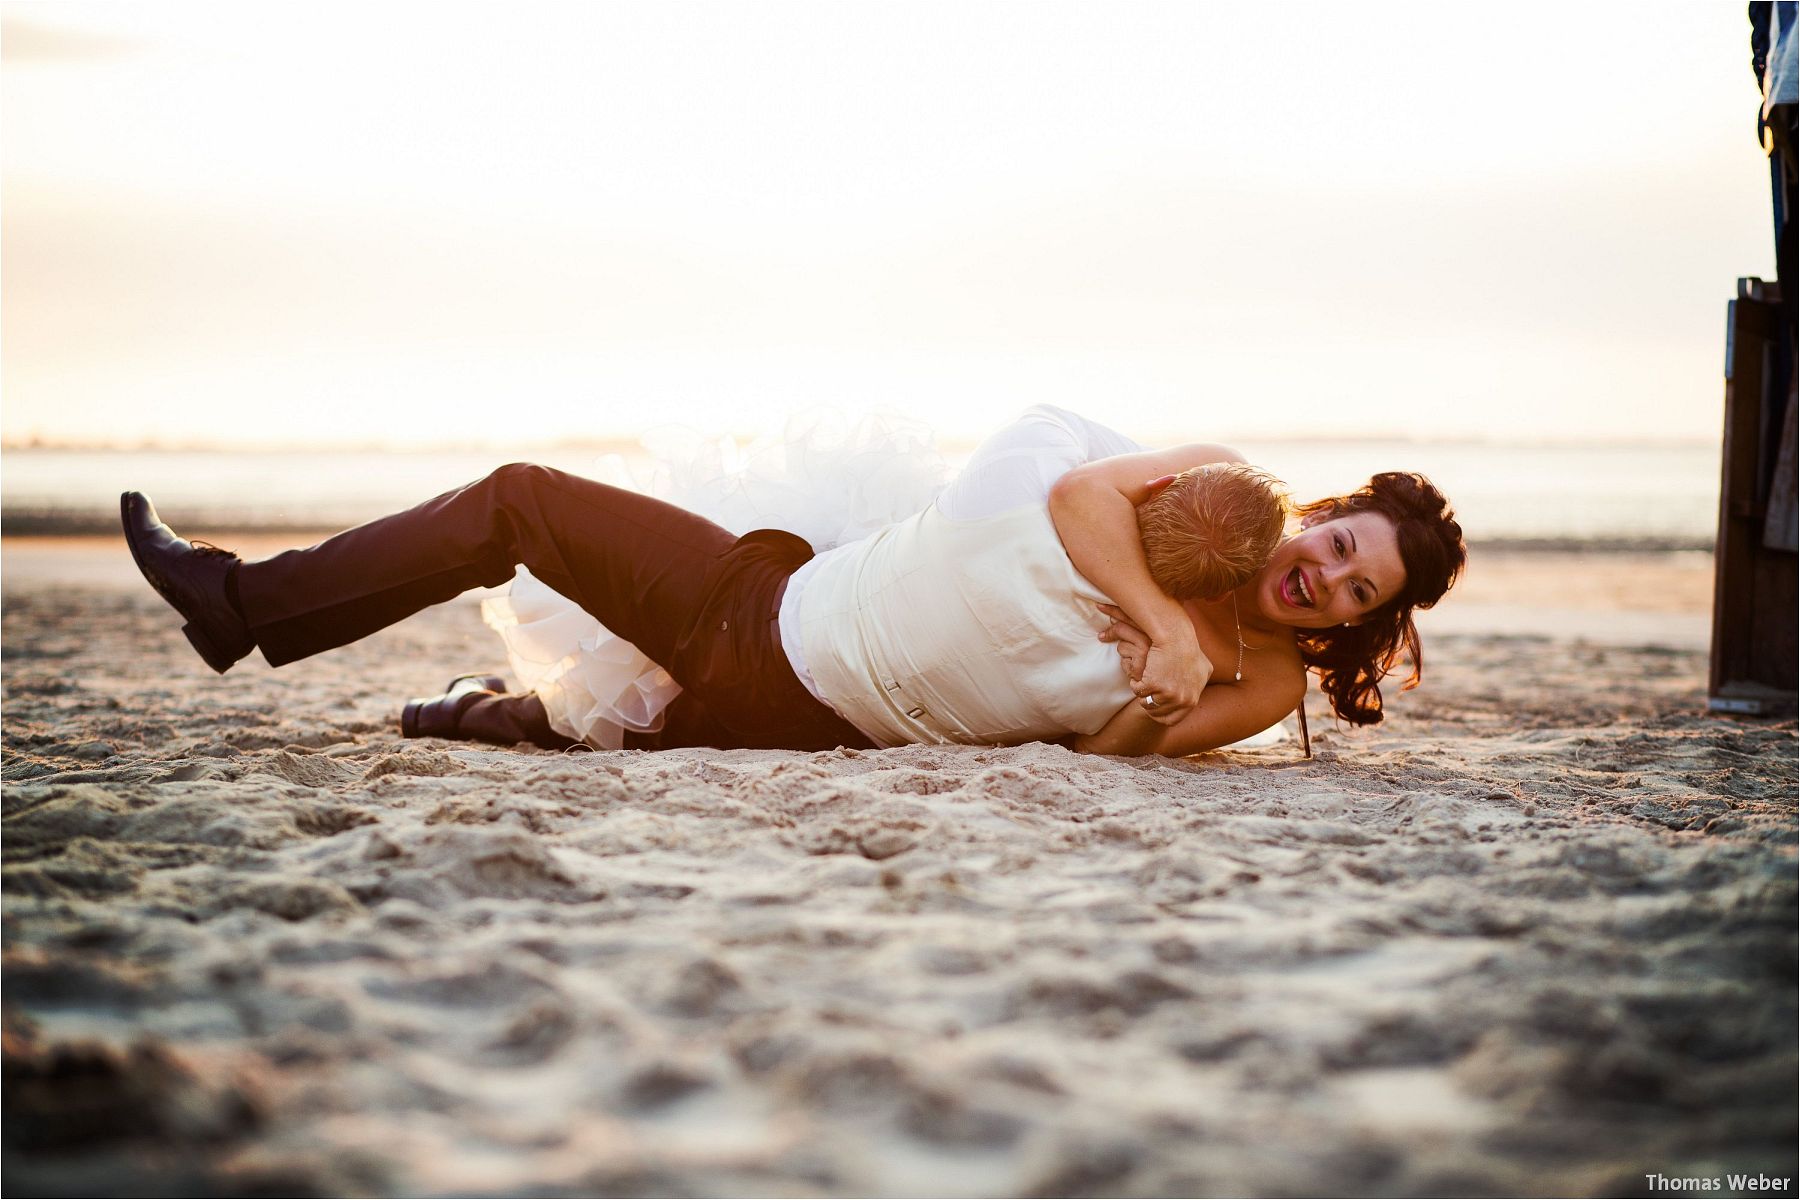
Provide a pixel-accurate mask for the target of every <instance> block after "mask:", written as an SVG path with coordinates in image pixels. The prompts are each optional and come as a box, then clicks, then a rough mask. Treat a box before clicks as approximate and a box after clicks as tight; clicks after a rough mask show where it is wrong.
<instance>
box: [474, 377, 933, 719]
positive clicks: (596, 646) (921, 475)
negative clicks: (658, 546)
mask: <svg viewBox="0 0 1800 1200" xmlns="http://www.w3.org/2000/svg"><path fill="white" fill-rule="evenodd" d="M644 447H645V449H646V450H647V451H648V452H649V454H650V456H651V458H652V460H653V462H654V465H653V466H652V467H651V468H650V470H649V472H648V478H647V479H642V480H640V479H638V478H636V477H634V475H633V473H632V472H631V470H630V469H629V467H628V466H627V465H626V463H625V460H624V459H623V458H621V457H620V456H618V455H616V454H614V455H607V456H605V457H604V458H602V459H600V460H599V462H598V463H597V464H596V469H595V472H594V478H596V479H598V480H600V481H601V482H603V483H610V484H613V485H614V486H617V487H626V488H631V489H632V490H634V491H638V492H642V493H644V494H646V495H650V496H655V497H657V498H658V499H661V500H667V501H668V502H670V503H671V504H677V505H679V506H681V507H682V508H685V509H687V510H688V511H690V512H694V513H698V514H699V515H701V516H703V517H706V518H707V519H709V520H711V521H714V522H716V523H717V524H719V525H722V526H723V527H725V528H726V529H728V530H730V531H731V532H732V533H734V534H737V535H740V536H741V535H743V534H745V533H748V532H750V531H751V530H752V529H784V530H787V531H788V532H790V533H795V534H798V535H799V536H800V537H803V538H805V539H806V540H807V541H808V542H809V543H810V544H811V545H812V547H813V549H814V550H815V551H823V550H829V549H831V548H832V547H833V546H842V545H845V544H847V543H849V542H853V541H856V540H858V539H860V538H864V537H867V536H868V535H869V534H871V533H874V532H876V531H877V530H879V529H883V528H885V527H886V526H888V525H891V524H893V523H894V522H895V521H899V520H904V519H905V518H907V517H910V516H912V515H913V514H914V513H916V512H918V511H920V510H921V509H923V508H924V507H925V506H926V505H927V504H930V503H931V502H932V500H933V499H935V498H936V496H937V494H938V492H940V491H942V490H943V488H944V485H945V484H946V483H947V482H948V481H949V478H950V468H949V466H948V464H947V463H945V461H944V459H943V457H942V456H941V455H940V454H939V453H938V451H937V448H936V444H935V439H934V437H933V435H932V433H931V431H930V430H929V429H928V428H926V427H925V426H924V425H921V424H919V423H918V422H915V421H911V420H907V419H906V418H902V417H895V416H886V415H878V416H867V417H862V418H858V419H851V418H848V417H846V416H844V415H843V414H840V413H835V412H811V413H807V414H804V415H801V416H798V417H795V418H794V419H792V420H790V421H789V422H788V424H787V428H786V430H785V431H784V433H783V435H782V436H781V437H779V438H765V439H758V440H757V441H754V442H752V443H750V445H749V446H747V447H743V448H740V447H739V446H738V445H737V443H736V442H735V441H733V440H732V439H729V438H726V439H709V438H705V437H702V436H701V435H699V434H697V433H695V432H693V431H691V430H686V429H664V430H657V431H654V432H652V433H651V434H650V435H648V436H646V437H645V439H644ZM481 608H482V617H483V619H484V620H486V621H487V623H488V624H489V625H490V626H491V627H492V628H493V629H494V630H495V631H496V632H497V633H499V635H500V637H501V639H502V640H503V641H504V642H505V644H506V652H507V657H508V658H509V659H510V660H511V663H512V669H513V672H514V674H515V675H517V676H518V678H519V682H520V683H521V685H522V686H524V687H525V688H527V689H529V690H531V691H535V692H536V693H537V694H538V697H539V698H540V699H541V700H542V701H543V703H544V710H545V712H546V713H547V714H548V715H549V718H550V725H551V727H552V728H554V729H555V730H556V731H557V732H558V733H561V734H562V735H563V736H565V737H571V738H576V739H578V740H580V741H584V742H586V743H587V744H588V745H590V746H593V747H595V748H597V749H603V750H617V749H620V748H621V747H622V746H623V744H624V735H625V730H628V729H630V730H636V731H639V732H646V731H650V730H655V729H660V728H661V727H662V714H663V710H664V709H666V708H667V707H668V706H669V704H670V703H671V702H672V701H673V700H674V699H675V697H676V696H678V695H680V694H681V686H680V685H679V684H677V683H676V682H675V681H674V679H672V678H671V677H670V676H669V673H668V672H667V671H664V670H663V669H662V668H661V667H659V666H658V665H657V664H656V663H654V662H652V661H650V659H649V658H647V657H645V656H644V655H643V654H642V653H640V652H639V651H638V648H637V647H636V646H634V645H632V644H631V643H630V642H628V641H626V640H625V639H623V638H621V637H619V636H617V635H616V634H614V633H612V632H611V631H610V630H608V629H607V628H606V627H605V626H603V625H601V624H600V622H599V621H598V620H596V619H595V618H594V617H593V616H592V615H590V614H589V613H587V612H585V611H584V610H583V609H582V608H580V606H578V605H577V604H576V603H575V602H574V601H573V600H570V599H568V598H567V597H565V596H562V595H561V594H559V593H557V592H555V591H552V590H551V589H550V588H549V587H548V586H547V585H546V584H544V583H543V582H541V581H540V580H538V579H537V578H536V577H535V576H533V575H532V574H531V573H530V572H529V571H526V570H524V569H523V568H521V569H520V571H519V573H518V575H517V576H516V577H515V578H514V579H513V583H512V586H511V588H510V589H508V592H507V594H506V595H505V596H504V597H495V598H493V599H490V600H486V601H483V603H482V606H481Z"/></svg>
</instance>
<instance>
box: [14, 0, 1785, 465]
mask: <svg viewBox="0 0 1800 1200" xmlns="http://www.w3.org/2000/svg"><path fill="white" fill-rule="evenodd" d="M3 13H4V29H3V30H0V61H3V69H0V169H3V194H0V215H3V219H4V247H3V253H4V258H3V260H0V271H3V278H0V289H3V291H0V303H3V306H4V329H3V337H4V343H3V365H4V378H3V386H4V403H3V408H0V414H3V416H0V423H3V428H0V432H3V433H4V436H5V437H6V438H7V439H8V441H10V442H14V443H17V442H19V441H22V440H26V439H31V438H42V439H49V440H59V441H60V440H74V441H107V442H123V443H131V442H134V441H137V440H140V439H157V440H161V441H164V442H171V443H195V442H205V443H259V444H284V443H294V442H306V443H331V442H358V443H364V442H384V443H393V444H417V443H436V442H442V441H458V442H480V443H494V444H500V443H528V442H541V441H547V440H551V439H559V438H585V437H605V436H613V435H629V434H633V433H636V432H638V431H641V430H643V429H645V428H648V427H651V426H655V425H658V424H662V423H665V422H669V421H680V422H687V423H691V424H694V425H698V426H701V427H703V428H708V429H713V430H720V431H725V430H751V429H756V428H762V427H766V426H768V425H770V424H771V423H774V422H777V421H778V420H779V418H780V416H781V414H783V413H785V412H789V411H792V410H796V409H802V408H806V407H809V406H813V405H818V404H839V405H844V406H847V407H849V408H851V409H853V410H859V409H866V408H881V409H889V410H899V411H904V412H907V413H911V414H914V415H917V416H920V417H923V418H925V419H926V420H928V421H930V422H932V423H933V424H934V425H936V426H937V427H938V428H939V429H940V430H941V431H943V432H944V433H946V434H948V435H950V436H952V437H967V436H971V435H975V434H979V433H980V432H982V431H984V430H986V429H988V428H990V427H992V426H995V425H997V424H999V423H1000V422H1002V421H1004V420H1005V419H1007V418H1008V417H1009V416H1011V415H1012V414H1013V413H1015V412H1016V411H1017V410H1018V409H1019V408H1021V407H1023V406H1024V405H1026V404H1030V403H1033V402H1036V401H1051V402H1054V403H1060V404H1065V405H1068V406H1070V407H1073V408H1077V409H1079V410H1081V411H1083V412H1086V413H1089V414H1090V415H1093V416H1096V417H1099V418H1101V419H1103V420H1107V421H1109V422H1110V423H1112V424H1115V425H1117V426H1118V427H1120V428H1122V429H1125V430H1127V431H1129V432H1132V433H1134V434H1136V435H1137V436H1139V437H1142V438H1144V439H1145V440H1148V441H1159V440H1175V439H1179V438H1230V437H1239V436H1244V437H1247V436H1258V435H1308V434H1319V435H1339V434H1363V435H1392V434H1403V435H1404V434H1413V435H1418V436H1422V437H1465V436H1473V437H1522V438H1530V439H1549V440H1576V439H1584V438H1591V437H1617V436H1625V437H1649V438H1707V437H1714V436H1716V435H1717V431H1718V427H1719V404H1720V395H1721V387H1722V384H1721V380H1720V366H1721V363H1722V361H1723V356H1724V345H1723V335H1724V324H1725V315H1724V310H1725V302H1726V300H1727V299H1728V298H1729V297H1730V295H1731V294H1732V288H1733V281H1734V279H1735V278H1736V277H1737V276H1740V275H1750V274H1765V275H1772V273H1773V260H1774V255H1773V248H1772V243H1771V238H1770V222H1769V211H1768V210H1769V197H1768V182H1767V178H1768V176H1767V163H1766V160H1765V159H1764V157H1763V155H1762V153H1761V151H1760V150H1759V148H1758V146H1757V144H1756V140H1755V113H1756V109H1757V105H1758V101H1759V97H1758V93H1757V89H1756V85H1755V81H1754V79H1753V78H1752V76H1751V73H1750V68H1749V65H1748V60H1749V28H1748V24H1747V21H1746V19H1745V17H1744V10H1743V6H1742V5H1741V4H1737V5H1727V4H1698V3H1692V2H1691V0H1690V2H1687V3H1677V4H1658V3H1647V4H1646V3H1631V4H1626V3H1612V4H1584V3H1575V4H1570V3H1558V4H1511V5H1506V6H1493V5H1482V6H1475V5H1458V6H1451V5H1428V4H1399V3H1338V4H1325V3H1315V4H1292V5H1279V6H1272V5H1264V4H1248V3H1244V4H1227V3H1216V4H1198V3H1180V4H1139V3H1124V4H1099V3H1094V4H1081V5H1073V4H1055V3H1049V4H1040V3H1029V4H1027V3H963V2H960V0H959V2H956V3H890V4H874V3H848V4H846V3H836V2H831V3H825V2H821V3H753V4H743V3H731V4H726V3H669V4H649V3H634V4H595V5H574V4H566V5H565V4H532V3H521V4H508V5H498V4H482V5H472V4H434V5H422V4H413V3H405V4H381V3H356V4H330V3H316V2H313V3H304V4H301V3H276V4H265V3H256V4H241V3H233V4H178V3H154V2H153V3H139V4H124V5H101V4H85V3H56V4H38V3H9V4H6V5H4V9H3Z"/></svg>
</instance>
